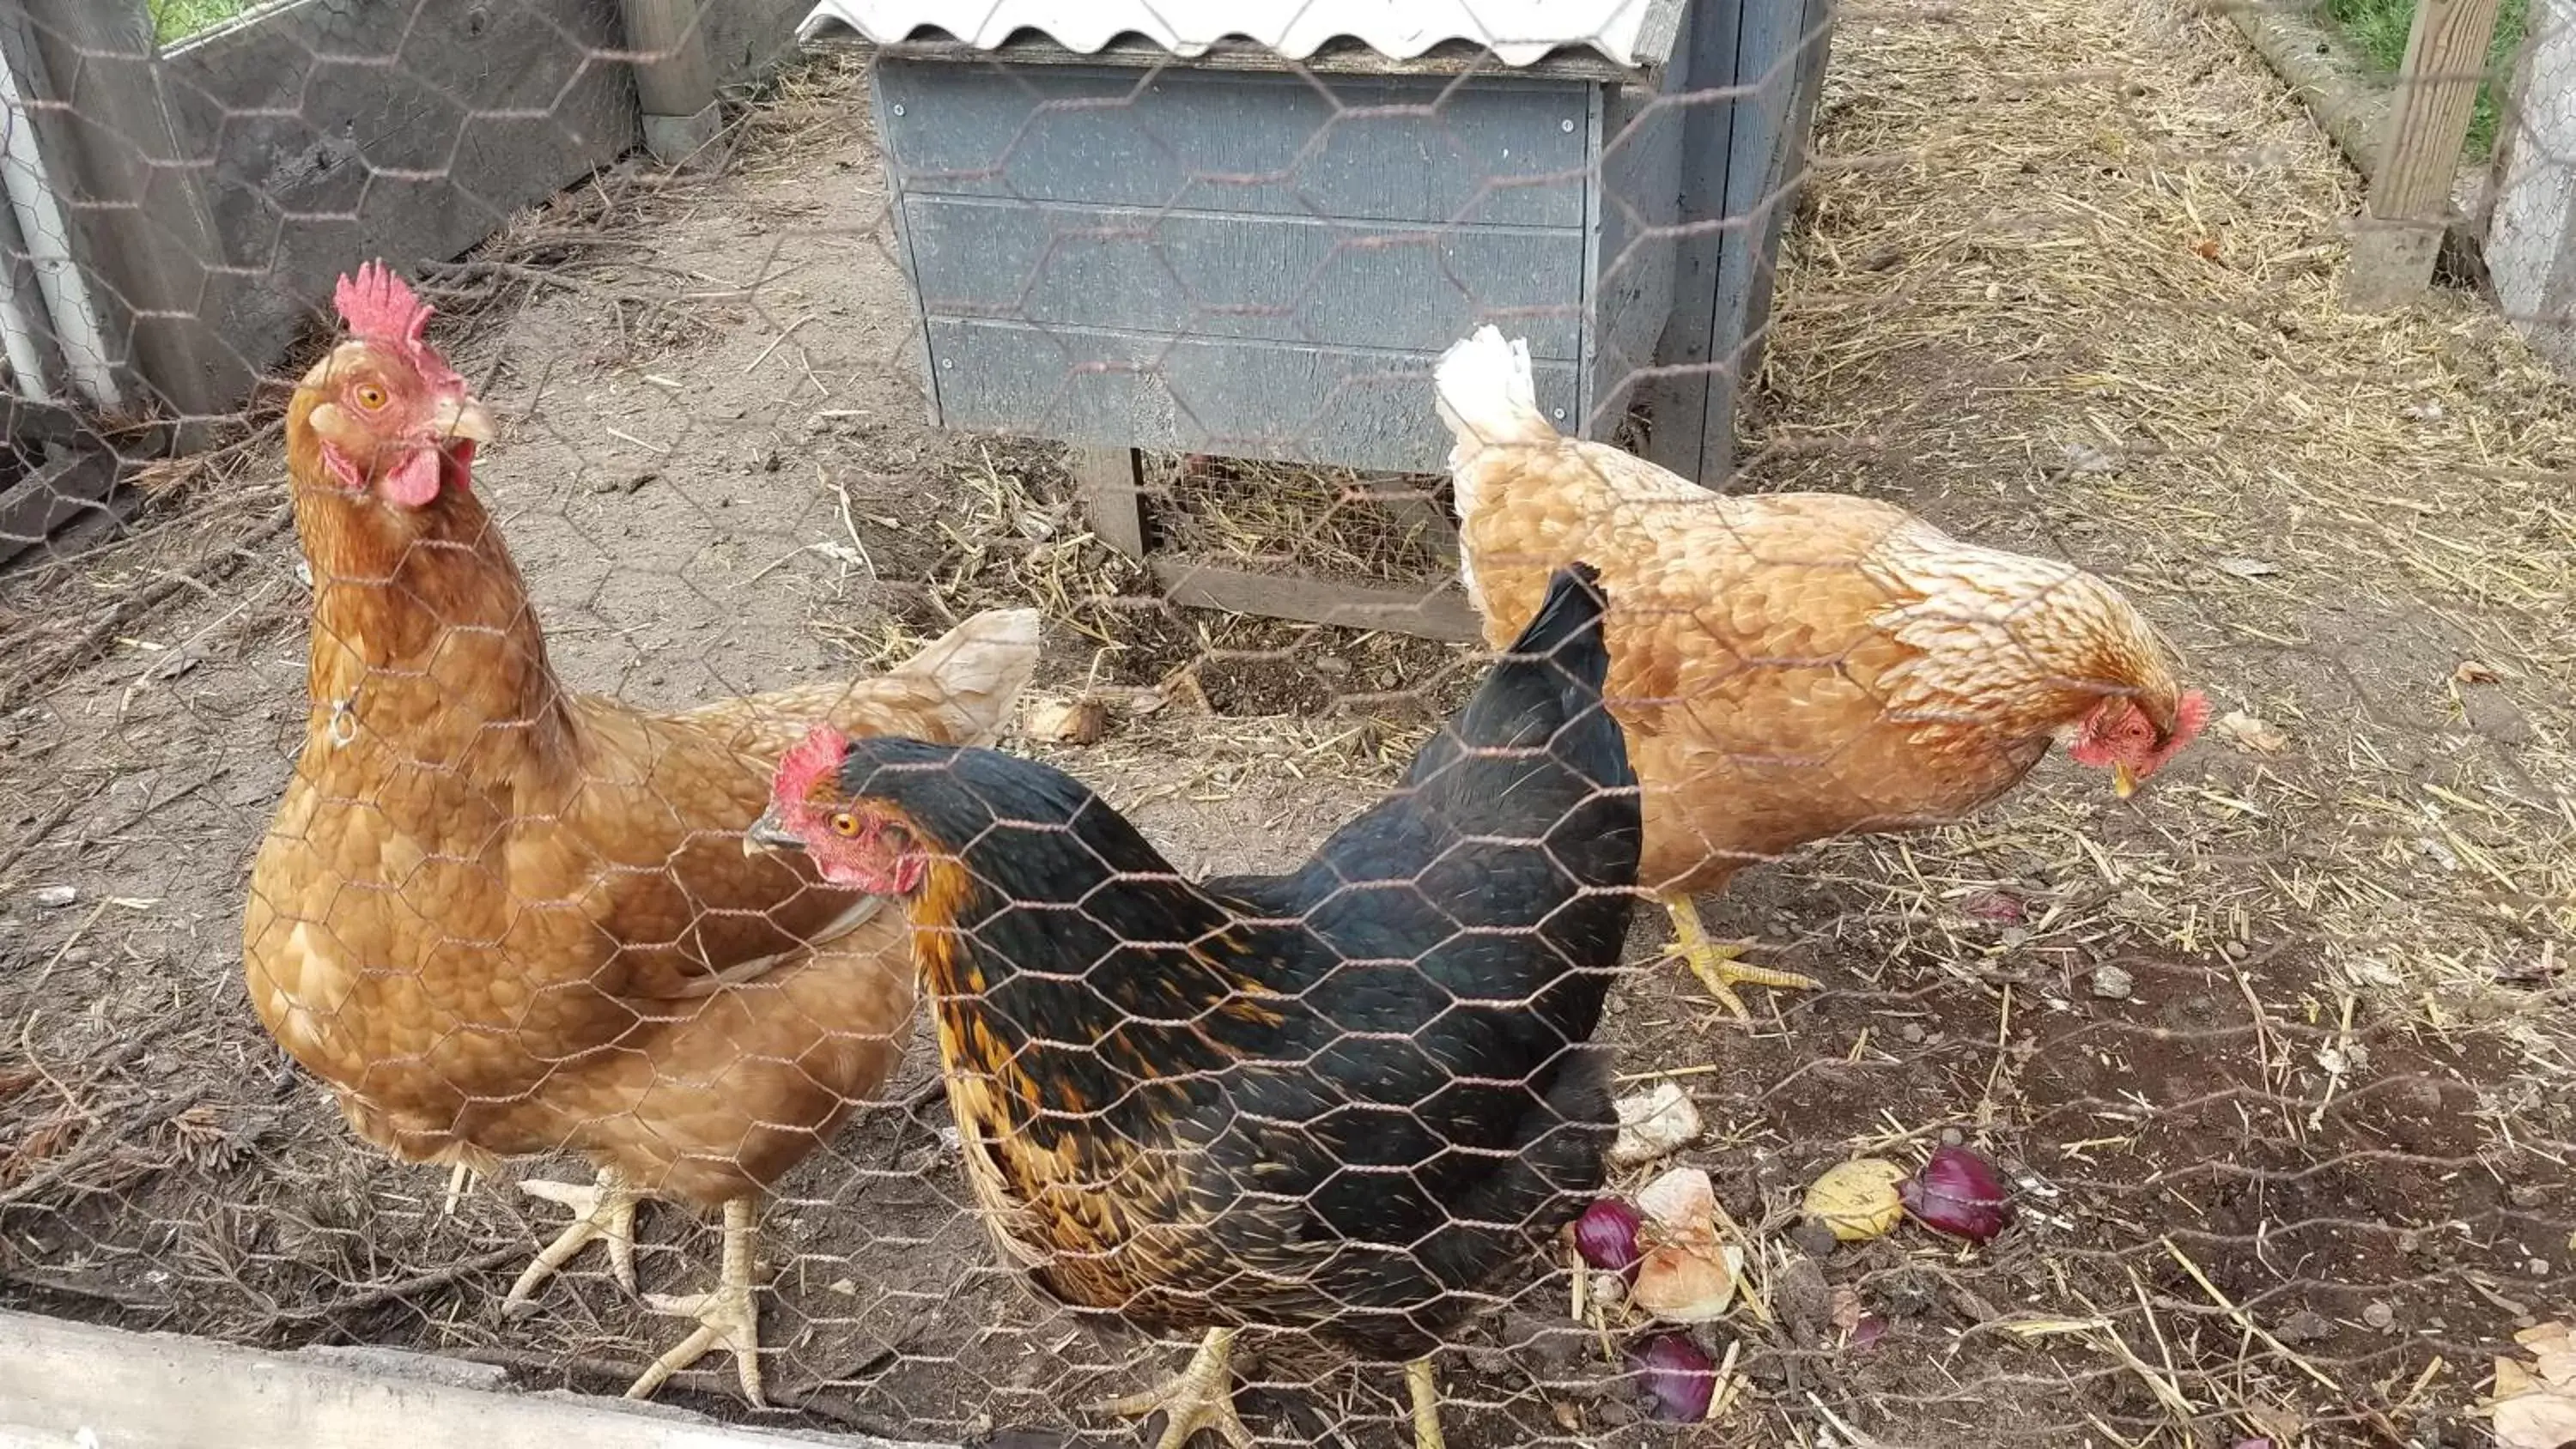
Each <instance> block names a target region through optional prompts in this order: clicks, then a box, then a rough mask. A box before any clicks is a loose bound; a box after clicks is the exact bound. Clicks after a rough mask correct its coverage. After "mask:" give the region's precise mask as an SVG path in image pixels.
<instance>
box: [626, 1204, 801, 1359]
mask: <svg viewBox="0 0 2576 1449" xmlns="http://www.w3.org/2000/svg"><path fill="white" fill-rule="evenodd" d="M724 1218H725V1220H724V1266H723V1268H722V1270H721V1271H720V1272H719V1273H718V1275H717V1277H716V1286H715V1289H714V1291H713V1292H708V1293H648V1294H646V1295H644V1301H645V1302H646V1303H648V1304H650V1305H651V1306H652V1309H653V1311H654V1312H656V1313H667V1314H669V1315H671V1316H672V1317H674V1318H694V1319H696V1320H697V1321H698V1328H697V1331H696V1332H694V1333H692V1334H690V1335H689V1336H688V1337H687V1338H684V1339H682V1340H680V1341H679V1343H678V1344H676V1345H674V1346H673V1347H672V1349H671V1351H670V1352H668V1353H666V1354H664V1355H662V1356H661V1357H660V1358H657V1359H655V1360H653V1362H652V1365H651V1366H650V1367H648V1368H646V1369H645V1370H644V1373H643V1376H642V1377H640V1378H638V1379H636V1380H635V1383H634V1385H633V1386H632V1387H630V1388H628V1389H627V1391H626V1397H628V1398H630V1399H642V1398H649V1397H651V1395H652V1393H653V1391H654V1390H655V1389H658V1388H660V1387H662V1385H663V1384H664V1383H666V1382H668V1381H669V1379H670V1377H671V1375H673V1374H675V1373H678V1372H679V1371H680V1370H682V1369H684V1368H687V1367H688V1366H689V1365H691V1364H693V1363H696V1362H697V1361H698V1360H699V1359H702V1358H704V1357H706V1356H707V1355H708V1354H710V1353H712V1352H714V1351H715V1350H717V1349H723V1350H724V1351H725V1352H727V1353H730V1354H732V1355H733V1366H734V1370H735V1371H736V1372H737V1373H739V1374H741V1375H742V1396H743V1397H744V1398H745V1399H747V1400H749V1401H750V1402H751V1406H752V1407H753V1408H755V1409H766V1408H768V1407H769V1401H768V1400H767V1399H765V1398H763V1397H761V1393H760V1300H759V1297H758V1293H759V1290H758V1289H757V1288H755V1287H754V1286H753V1285H752V1281H751V1259H752V1248H753V1245H754V1243H755V1242H756V1241H757V1240H758V1237H759V1224H758V1222H757V1219H756V1217H755V1215H754V1213H753V1209H752V1201H751V1199H749V1198H747V1197H738V1198H735V1199H734V1200H733V1201H731V1202H729V1203H726V1204H725V1208H724Z"/></svg>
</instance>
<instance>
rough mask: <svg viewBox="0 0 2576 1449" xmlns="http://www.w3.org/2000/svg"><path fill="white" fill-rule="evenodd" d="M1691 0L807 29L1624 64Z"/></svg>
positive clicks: (1243, 7)
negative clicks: (1128, 39) (1467, 50)
mask: <svg viewBox="0 0 2576 1449" xmlns="http://www.w3.org/2000/svg"><path fill="white" fill-rule="evenodd" d="M1681 3H1682V0H1221V3H1211V0H822V3H821V4H820V5H817V6H816V7H815V9H814V13H813V14H811V15H809V16H807V17H806V18H805V23H804V25H802V26H801V27H799V28H798V30H797V34H798V36H799V37H800V38H802V39H806V40H811V39H814V38H815V37H816V36H818V35H824V34H828V33H829V32H831V31H832V30H833V29H834V28H835V27H847V28H848V29H850V30H854V31H857V32H858V33H859V34H861V35H863V36H866V37H867V38H868V39H870V40H873V41H875V42H877V43H878V44H880V45H886V44H892V43H894V42H896V41H900V40H910V39H915V38H917V37H918V36H919V34H920V32H923V31H935V32H938V33H941V34H944V35H948V36H953V37H955V38H956V39H958V40H961V41H964V42H966V43H967V44H969V45H972V46H974V47H976V48H978V49H981V50H997V49H1000V48H1001V46H1002V45H1003V44H1004V43H1005V42H1007V41H1008V40H1010V39H1011V38H1012V37H1013V36H1014V35H1017V34H1019V33H1020V32H1022V31H1035V32H1037V33H1039V34H1041V35H1044V36H1045V37H1046V38H1047V39H1048V40H1051V41H1053V42H1054V43H1055V44H1057V45H1060V46H1062V47H1064V48H1065V49H1066V50H1070V51H1074V52H1077V53H1079V54H1082V55H1095V54H1098V53H1099V52H1100V51H1101V50H1102V49H1103V48H1104V47H1106V46H1108V45H1109V44H1110V43H1111V42H1112V41H1115V40H1117V39H1119V38H1120V37H1121V36H1128V35H1133V36H1140V37H1142V38H1144V39H1146V40H1148V41H1151V42H1152V43H1154V44H1155V45H1158V46H1160V47H1162V48H1163V49H1164V50H1167V51H1169V52H1171V53H1172V54H1174V55H1177V56H1182V57H1189V56H1197V55H1204V54H1205V53H1207V51H1208V49H1209V48H1210V47H1211V46H1213V45H1215V44H1216V43H1217V42H1218V41H1221V40H1226V39H1231V38H1240V39H1244V40H1248V41H1251V42H1253V43H1254V44H1256V45H1260V46H1262V47H1264V48H1266V49H1268V50H1271V51H1273V52H1275V53H1277V54H1279V55H1281V56H1284V57H1287V58H1288V59H1291V60H1304V59H1306V58H1308V57H1310V56H1312V55H1314V54H1315V52H1316V51H1318V50H1320V49H1322V48H1323V47H1324V46H1326V45H1328V44H1330V43H1332V42H1334V41H1337V40H1344V39H1348V40H1356V41H1358V42H1360V43H1361V44H1363V45H1366V46H1368V47H1369V48H1370V49H1372V50H1374V51H1376V52H1378V53H1379V54H1381V55H1384V56H1387V57H1389V58H1390V59H1394V60H1411V59H1413V58H1414V57H1416V56H1419V55H1421V54H1422V53H1423V52H1425V51H1427V50H1430V49H1431V48H1432V47H1434V46H1437V45H1443V44H1446V43H1449V42H1451V41H1465V42H1467V43H1469V44H1472V45H1479V46H1482V47H1484V48H1485V49H1486V50H1488V51H1491V52H1492V53H1493V55H1494V57H1495V58H1496V59H1498V60H1500V61H1501V62H1502V63H1503V64H1505V65H1510V66H1525V65H1531V64H1535V63H1536V62H1538V61H1540V60H1542V59H1545V58H1546V57H1547V56H1548V55H1549V54H1550V53H1551V52H1554V51H1557V50H1562V49H1567V48H1588V49H1591V50H1593V51H1596V52H1598V53H1599V54H1600V55H1602V56H1603V57H1604V58H1606V59H1608V60H1610V61H1611V62H1612V63H1614V64H1617V65H1623V66H1640V67H1642V66H1654V65H1660V64H1662V63H1663V62H1664V60H1665V59H1666V58H1667V57H1668V56H1669V54H1670V52H1671V50H1672V43H1673V33H1674V28H1675V26H1676V24H1677V22H1678V19H1679V14H1680V9H1681Z"/></svg>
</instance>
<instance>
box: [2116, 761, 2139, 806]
mask: <svg viewBox="0 0 2576 1449" xmlns="http://www.w3.org/2000/svg"><path fill="white" fill-rule="evenodd" d="M2111 793H2112V794H2114V795H2117V796H2119V797H2120V798H2121V799H2123V800H2126V799H2128V798H2129V797H2130V796H2132V795H2135V794H2137V793H2138V772H2137V771H2136V770H2133V769H2131V768H2130V767H2129V762H2128V761H2126V760H2114V761H2112V762H2111Z"/></svg>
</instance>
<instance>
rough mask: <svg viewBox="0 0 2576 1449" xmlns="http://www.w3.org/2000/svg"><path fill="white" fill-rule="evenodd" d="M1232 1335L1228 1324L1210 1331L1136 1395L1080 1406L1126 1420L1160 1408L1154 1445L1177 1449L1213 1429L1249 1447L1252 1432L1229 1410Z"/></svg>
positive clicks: (1238, 1447) (1238, 1448)
mask: <svg viewBox="0 0 2576 1449" xmlns="http://www.w3.org/2000/svg"><path fill="white" fill-rule="evenodd" d="M1235 1333H1236V1330H1234V1329H1231V1328H1211V1329H1209V1330H1208V1334H1207V1337H1206V1338H1205V1339H1202V1340H1201V1341H1200V1343H1199V1351H1198V1352H1197V1353H1195V1354H1192V1355H1191V1356H1190V1366H1189V1367H1188V1368H1185V1369H1183V1370H1181V1372H1180V1376H1179V1377H1177V1378H1175V1379H1173V1380H1171V1381H1170V1382H1169V1383H1165V1384H1162V1385H1160V1386H1158V1387H1155V1388H1150V1389H1147V1390H1145V1391H1144V1392H1143V1393H1141V1394H1129V1395H1128V1396H1127V1397H1125V1398H1123V1399H1109V1400H1105V1401H1103V1402H1101V1403H1097V1404H1087V1405H1085V1406H1084V1408H1085V1410H1086V1411H1087V1412H1090V1413H1094V1414H1116V1415H1119V1416H1120V1417H1122V1418H1128V1419H1141V1418H1143V1417H1144V1416H1146V1415H1147V1414H1151V1413H1154V1412H1155V1411H1157V1410H1160V1411H1161V1412H1162V1414H1163V1416H1164V1417H1163V1437H1162V1438H1161V1439H1159V1440H1157V1441H1155V1449H1182V1446H1184V1445H1186V1444H1188V1443H1189V1442H1190V1438H1191V1436H1192V1435H1195V1434H1196V1433H1198V1432H1199V1431H1200V1430H1201V1429H1214V1430H1215V1431H1216V1432H1217V1436H1218V1437H1219V1438H1221V1439H1223V1440H1225V1442H1226V1443H1227V1444H1229V1445H1231V1446H1233V1449H1252V1431H1251V1430H1250V1429H1247V1428H1245V1427H1243V1420H1242V1419H1241V1418H1239V1417H1237V1416H1236V1414H1235V1412H1234V1371H1233V1369H1232V1368H1231V1367H1229V1366H1228V1363H1227V1359H1228V1358H1229V1357H1230V1356H1231V1355H1232V1354H1233V1352H1234V1335H1235Z"/></svg>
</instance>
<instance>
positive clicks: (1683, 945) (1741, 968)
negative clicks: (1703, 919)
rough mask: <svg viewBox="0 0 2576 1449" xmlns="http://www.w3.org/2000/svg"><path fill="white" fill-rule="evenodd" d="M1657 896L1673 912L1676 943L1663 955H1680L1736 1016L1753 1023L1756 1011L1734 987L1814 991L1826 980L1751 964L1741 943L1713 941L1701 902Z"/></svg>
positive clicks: (1673, 896) (1718, 1001) (1683, 962)
mask: <svg viewBox="0 0 2576 1449" xmlns="http://www.w3.org/2000/svg"><path fill="white" fill-rule="evenodd" d="M1658 899H1660V900H1662V901H1663V903H1664V909H1665V910H1667V911H1670V912H1672V916H1673V944H1672V946H1671V947H1670V948H1669V949H1667V950H1666V951H1665V952H1664V954H1665V955H1667V956H1679V957H1680V958H1682V964H1684V965H1686V966H1688V967H1690V969H1691V974H1692V975H1694V976H1696V977H1698V978H1699V984H1700V985H1702V986H1705V987H1707V988H1708V994H1709V995H1711V996H1714V997H1716V998H1717V1004H1718V1005H1720V1006H1723V1007H1725V1008H1726V1009H1727V1010H1728V1011H1730V1012H1732V1013H1734V1014H1735V1019H1736V1020H1738V1021H1742V1022H1748V1023H1749V1022H1751V1021H1752V1020H1753V1013H1752V1012H1750V1011H1747V1010H1745V1009H1744V1000H1743V998H1741V997H1739V996H1737V995H1736V994H1735V986H1736V984H1737V983H1742V984H1745V985H1748V986H1768V987H1771V988H1772V989H1774V990H1778V991H1813V990H1815V989H1816V988H1817V987H1819V986H1822V985H1823V984H1824V983H1823V982H1821V981H1818V980H1817V979H1816V978H1814V977H1812V976H1801V975H1799V974H1798V973H1797V972H1795V971H1774V970H1772V969H1770V968H1769V967H1767V966H1748V965H1745V964H1743V963H1742V962H1741V961H1739V960H1738V959H1737V958H1738V957H1740V956H1742V955H1743V954H1744V948H1743V947H1741V946H1736V945H1731V944H1725V943H1721V942H1717V941H1712V940H1710V939H1709V938H1708V932H1707V931H1706V930H1704V929H1702V928H1701V926H1700V923H1699V903H1698V902H1696V901H1694V900H1692V899H1691V898H1690V897H1689V896H1686V895H1665V896H1660V897H1658Z"/></svg>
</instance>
